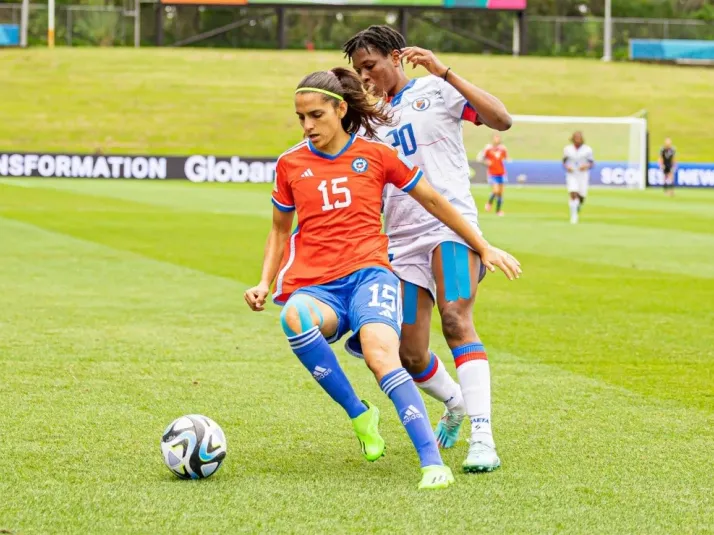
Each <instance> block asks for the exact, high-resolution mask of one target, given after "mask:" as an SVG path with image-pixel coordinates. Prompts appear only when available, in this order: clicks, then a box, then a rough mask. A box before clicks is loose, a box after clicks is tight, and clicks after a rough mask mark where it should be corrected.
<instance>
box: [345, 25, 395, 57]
mask: <svg viewBox="0 0 714 535" xmlns="http://www.w3.org/2000/svg"><path fill="white" fill-rule="evenodd" d="M405 46H407V41H406V39H404V36H403V35H402V34H401V33H399V32H398V31H397V30H395V29H394V28H392V27H391V26H386V25H379V26H370V27H369V28H367V29H366V30H362V31H361V32H358V33H356V34H355V35H353V36H352V37H351V38H350V39H349V40H348V41H347V42H346V43H345V44H344V45H342V51H343V52H344V53H345V57H346V58H347V59H348V60H349V61H352V56H354V54H355V53H356V52H357V51H358V50H360V49H362V48H364V49H370V48H374V49H375V50H379V52H380V53H381V54H382V55H383V56H389V55H390V54H391V53H392V51H393V50H401V49H402V48H404V47H405Z"/></svg>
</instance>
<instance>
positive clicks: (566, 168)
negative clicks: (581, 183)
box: [565, 165, 573, 173]
mask: <svg viewBox="0 0 714 535" xmlns="http://www.w3.org/2000/svg"><path fill="white" fill-rule="evenodd" d="M565 170H566V171H567V172H568V173H572V172H573V166H572V165H568V166H566V167H565Z"/></svg>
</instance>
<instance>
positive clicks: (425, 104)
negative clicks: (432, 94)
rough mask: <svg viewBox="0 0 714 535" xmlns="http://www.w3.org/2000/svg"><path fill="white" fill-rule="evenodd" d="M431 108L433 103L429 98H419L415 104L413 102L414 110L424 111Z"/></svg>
mask: <svg viewBox="0 0 714 535" xmlns="http://www.w3.org/2000/svg"><path fill="white" fill-rule="evenodd" d="M429 106H431V102H430V101H429V99H428V98H418V99H416V100H415V101H414V102H412V108H414V109H415V110H416V111H424V110H426V109H428V108H429Z"/></svg>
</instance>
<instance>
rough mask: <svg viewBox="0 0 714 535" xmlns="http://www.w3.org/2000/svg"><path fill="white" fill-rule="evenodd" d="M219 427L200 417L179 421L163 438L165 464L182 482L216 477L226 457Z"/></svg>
mask: <svg viewBox="0 0 714 535" xmlns="http://www.w3.org/2000/svg"><path fill="white" fill-rule="evenodd" d="M226 447H227V444H226V436H225V435H224V434H223V430H222V429H221V428H220V426H219V425H218V424H217V423H216V422H214V421H213V420H211V419H210V418H206V417H205V416H201V415H200V414H188V415H186V416H181V418H177V419H176V420H174V421H173V422H171V424H170V425H169V426H168V427H167V428H166V431H164V435H163V436H162V437H161V453H162V454H163V456H164V463H166V466H167V467H168V468H169V470H171V471H172V472H173V473H174V474H176V475H177V476H178V477H180V478H181V479H203V478H206V477H209V476H210V475H212V474H214V473H216V470H218V468H219V467H220V466H221V463H222V462H223V459H225V457H226Z"/></svg>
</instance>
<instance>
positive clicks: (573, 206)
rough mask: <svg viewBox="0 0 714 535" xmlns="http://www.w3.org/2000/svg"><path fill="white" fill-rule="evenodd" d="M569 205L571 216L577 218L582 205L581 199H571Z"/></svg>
mask: <svg viewBox="0 0 714 535" xmlns="http://www.w3.org/2000/svg"><path fill="white" fill-rule="evenodd" d="M568 205H570V218H571V219H577V218H578V207H579V206H580V199H570V201H569V202H568Z"/></svg>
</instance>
